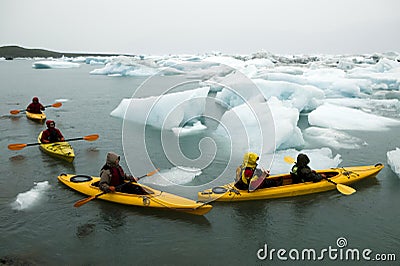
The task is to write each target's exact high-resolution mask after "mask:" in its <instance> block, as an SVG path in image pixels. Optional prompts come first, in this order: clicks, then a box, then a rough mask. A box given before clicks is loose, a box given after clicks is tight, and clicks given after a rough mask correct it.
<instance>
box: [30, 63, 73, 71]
mask: <svg viewBox="0 0 400 266" xmlns="http://www.w3.org/2000/svg"><path fill="white" fill-rule="evenodd" d="M79 66H80V64H79V63H73V62H66V61H38V62H35V63H33V64H32V67H33V68H36V69H45V68H76V67H79Z"/></svg>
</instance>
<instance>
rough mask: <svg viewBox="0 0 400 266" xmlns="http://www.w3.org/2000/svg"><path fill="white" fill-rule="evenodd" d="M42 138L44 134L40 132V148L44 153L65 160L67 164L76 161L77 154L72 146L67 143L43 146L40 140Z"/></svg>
mask: <svg viewBox="0 0 400 266" xmlns="http://www.w3.org/2000/svg"><path fill="white" fill-rule="evenodd" d="M41 137H42V132H40V134H39V136H38V142H39V143H40V145H39V148H40V149H41V150H42V151H43V152H45V153H47V154H49V155H51V156H53V157H56V158H59V159H62V160H65V161H67V162H70V163H72V162H73V160H74V159H75V153H74V150H73V149H72V146H71V145H70V144H69V143H68V142H67V141H63V142H54V143H49V144H43V143H42V142H41V140H40V139H41Z"/></svg>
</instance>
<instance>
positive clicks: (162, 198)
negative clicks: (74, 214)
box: [58, 174, 212, 215]
mask: <svg viewBox="0 0 400 266" xmlns="http://www.w3.org/2000/svg"><path fill="white" fill-rule="evenodd" d="M58 180H59V181H60V182H62V183H64V184H65V185H67V186H68V187H70V188H72V189H74V190H76V191H78V192H80V193H82V194H85V195H88V196H95V195H98V194H100V193H102V191H101V190H100V189H99V187H98V186H96V185H98V183H99V181H100V177H93V176H87V175H71V174H61V175H59V176H58ZM137 184H138V183H137ZM138 186H140V187H142V188H143V189H144V191H146V193H148V194H145V195H137V194H128V193H122V192H113V193H105V194H103V195H101V196H99V197H98V199H102V200H106V201H111V202H115V203H120V204H125V205H134V206H139V207H147V208H155V209H164V210H175V211H181V212H185V213H190V214H196V215H204V214H206V213H208V212H209V211H210V210H211V208H212V206H211V205H209V204H204V203H198V202H196V201H194V200H191V199H187V198H183V197H180V196H177V195H173V194H170V193H167V192H164V191H159V190H156V189H153V188H151V187H148V186H145V185H142V184H138Z"/></svg>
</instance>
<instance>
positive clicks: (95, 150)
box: [0, 60, 400, 265]
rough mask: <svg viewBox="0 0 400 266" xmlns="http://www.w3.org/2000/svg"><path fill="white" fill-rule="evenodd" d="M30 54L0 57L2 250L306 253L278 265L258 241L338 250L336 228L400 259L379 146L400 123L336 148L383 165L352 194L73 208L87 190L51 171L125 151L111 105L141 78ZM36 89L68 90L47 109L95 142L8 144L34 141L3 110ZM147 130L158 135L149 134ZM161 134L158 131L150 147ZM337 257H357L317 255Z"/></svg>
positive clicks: (56, 254)
mask: <svg viewBox="0 0 400 266" xmlns="http://www.w3.org/2000/svg"><path fill="white" fill-rule="evenodd" d="M32 63H33V61H27V60H14V61H0V92H1V98H0V114H3V116H2V117H1V119H0V132H1V134H0V147H1V153H0V160H1V162H2V163H1V164H0V172H1V175H0V187H1V193H0V230H1V231H0V234H1V241H0V259H1V258H3V259H4V258H7V259H8V261H10V260H13V261H14V262H15V261H17V262H27V263H31V264H38V265H41V264H46V265H139V264H143V265H189V264H191V265H226V264H231V265H260V264H264V265H266V264H268V265H271V264H275V263H276V264H286V263H287V264H291V263H298V264H304V265H309V264H310V263H311V262H310V261H293V260H290V259H289V260H288V261H286V262H282V261H280V260H279V259H278V258H277V255H276V252H275V255H274V257H273V260H271V259H270V258H267V259H266V260H259V259H258V258H257V251H258V250H259V249H261V248H263V247H264V245H265V244H267V245H268V249H269V250H270V249H273V248H274V249H285V250H287V251H289V250H291V249H298V250H300V251H301V250H302V249H315V250H317V251H320V250H322V249H324V248H326V249H328V248H329V247H332V248H338V246H337V243H336V242H337V239H338V238H340V237H344V238H346V240H347V247H348V248H354V249H356V248H357V249H359V250H363V249H371V250H372V252H373V253H372V254H376V253H386V254H387V253H395V254H396V256H397V261H396V262H393V261H391V262H385V263H384V265H398V263H399V260H400V253H399V249H400V229H399V224H400V211H399V208H398V203H399V202H400V193H399V192H400V178H399V177H398V176H397V175H395V174H394V173H393V172H392V171H391V170H390V167H388V166H387V165H386V160H387V159H386V152H387V151H389V150H393V149H395V147H400V139H399V138H398V132H399V131H398V128H395V129H392V130H390V131H385V132H378V133H376V132H375V133H372V132H352V135H354V136H356V137H359V138H362V139H364V140H365V141H366V142H367V143H368V144H369V145H367V146H362V147H361V149H357V150H339V151H336V150H333V151H334V153H335V154H336V153H340V154H341V155H342V159H343V162H342V164H341V166H352V165H369V164H375V163H377V162H382V163H384V164H385V166H386V167H385V168H384V169H383V171H382V172H381V173H380V174H379V175H378V176H377V178H376V179H369V180H365V181H363V182H360V183H357V184H354V185H353V187H354V188H355V189H357V193H355V194H353V195H352V196H347V197H346V196H343V195H341V194H340V193H338V192H337V191H331V192H326V193H320V194H315V195H309V196H302V197H296V198H287V199H279V200H266V201H256V202H244V203H235V204H224V203H213V206H214V208H213V209H212V211H211V212H210V213H208V214H207V215H205V216H204V217H198V216H193V215H187V214H181V213H177V212H173V211H156V210H148V209H142V208H135V207H127V206H120V205H116V204H111V203H107V202H103V201H93V202H90V203H88V204H86V205H85V206H82V207H81V208H74V207H73V203H74V202H76V201H77V200H79V199H82V198H83V196H82V195H80V194H78V193H76V192H73V191H72V190H70V189H69V188H67V187H65V186H64V185H62V184H60V183H58V181H57V175H59V174H60V173H63V172H64V173H77V174H89V175H98V172H99V169H100V168H101V166H102V165H103V163H104V158H105V155H106V153H107V152H108V151H110V150H113V151H115V152H117V153H120V154H123V147H122V138H121V135H122V134H121V129H122V121H121V120H120V119H116V118H113V117H111V116H110V115H109V114H110V112H111V111H112V110H113V109H114V108H115V107H116V106H117V105H118V104H119V102H120V101H121V99H122V98H124V97H130V96H131V95H132V93H133V92H134V90H135V89H136V88H137V86H138V85H139V84H141V82H142V81H143V80H144V79H143V78H132V77H131V78H124V77H106V76H93V75H89V72H90V70H91V69H93V68H94V67H93V66H88V65H82V66H81V67H80V68H77V69H64V70H60V69H42V70H35V69H32V68H31V64H32ZM33 96H39V97H40V100H41V102H42V103H44V104H51V103H53V102H54V100H55V99H68V101H67V102H65V103H64V105H63V106H62V107H61V108H59V109H54V108H53V109H51V108H49V109H48V110H47V112H46V113H47V115H48V118H50V119H54V120H55V121H56V123H57V127H59V128H60V129H61V130H62V132H63V134H64V136H66V137H67V138H73V137H80V136H84V135H88V134H93V133H98V134H100V139H99V140H98V141H96V142H90V143H89V142H75V143H74V144H73V146H74V149H75V152H76V158H75V161H74V163H73V164H68V163H64V162H62V161H59V160H56V159H54V158H52V157H49V156H48V155H46V154H43V153H42V152H40V151H39V149H38V148H37V147H27V148H25V149H23V150H21V151H10V150H8V149H7V145H8V144H10V143H32V142H36V137H37V135H38V133H39V132H40V130H42V129H43V126H42V125H39V124H36V123H34V122H31V121H28V120H27V119H26V118H25V117H24V116H18V117H16V118H12V117H10V116H9V115H7V114H8V112H9V111H10V110H12V109H22V108H24V107H25V106H26V105H27V104H28V103H29V101H30V100H31V98H32V97H33ZM301 123H302V125H301V126H302V127H304V126H305V124H306V123H307V122H306V119H304V117H302V119H301ZM151 134H154V136H158V133H157V132H153V133H151V132H150V136H151ZM195 138H196V137H192V138H185V139H184V141H183V143H181V145H182V147H184V148H183V150H185V149H186V150H189V151H190V150H191V149H190V145H191V141H192V140H193V141H196V140H195ZM157 142H158V140H157V139H155V140H154V145H156V144H157ZM196 146H197V143H196ZM185 147H186V148H185ZM150 152H151V151H150ZM193 155H194V156H195V155H196V151H194V152H193ZM140 156H141V154H140V151H139V152H138V157H140ZM157 156H158V158H159V160H160V164H159V165H160V166H161V168H169V167H171V166H170V165H168V163H166V162H165V158H163V156H162V155H157V154H155V155H154V157H153V158H157ZM220 157H222V158H223V155H221V156H220ZM122 164H123V166H126V164H125V162H123V163H122ZM223 165H224V162H223V161H220V162H218V163H217V164H216V166H215V169H214V170H213V168H208V169H207V170H206V171H204V172H203V175H205V176H206V177H205V178H207V177H208V176H212V175H218V173H219V171H221V168H223ZM125 168H126V167H125ZM218 168H219V169H218ZM151 170H152V169H149V168H147V167H143V169H141V167H140V164H138V165H137V166H136V167H135V171H136V173H137V174H138V175H140V174H145V173H147V172H149V171H151ZM43 181H48V183H49V185H50V189H48V190H46V191H45V192H44V195H42V198H41V199H40V200H39V201H38V203H37V204H36V205H33V206H31V207H29V208H27V209H24V210H15V209H13V208H12V203H13V202H15V200H16V197H17V195H18V194H20V193H23V192H26V191H30V190H32V188H33V187H34V184H35V182H43ZM286 256H288V253H286ZM343 262H346V263H347V264H349V265H351V264H365V261H354V260H349V261H344V260H340V259H336V260H332V259H329V258H328V255H326V257H325V263H327V264H329V265H336V264H338V263H343ZM375 263H376V262H375Z"/></svg>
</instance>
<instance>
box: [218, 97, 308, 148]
mask: <svg viewBox="0 0 400 266" xmlns="http://www.w3.org/2000/svg"><path fill="white" fill-rule="evenodd" d="M269 112H270V113H269ZM264 119H266V120H267V121H263V120H264ZM298 119H299V111H298V110H297V109H295V108H291V107H287V106H284V104H283V103H282V102H281V101H279V100H278V99H276V98H275V97H272V98H271V99H270V100H269V101H268V103H266V102H257V100H256V99H254V100H252V101H249V102H247V103H246V104H242V105H239V106H236V107H234V108H232V109H231V110H229V111H227V112H225V114H224V115H223V116H222V118H221V123H220V125H219V126H218V128H217V130H216V133H217V134H220V135H224V134H225V135H229V137H230V138H231V139H232V140H234V141H235V140H240V141H237V143H234V144H233V145H234V148H235V150H236V151H240V152H242V151H243V150H246V149H249V148H250V150H261V149H262V150H264V151H269V152H272V151H273V150H275V148H276V149H285V148H288V147H298V146H301V145H303V144H304V139H303V136H302V134H301V131H300V129H299V128H298V127H297V121H298ZM247 144H248V145H249V146H248V147H247V146H246V145H247ZM241 145H244V146H241Z"/></svg>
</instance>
